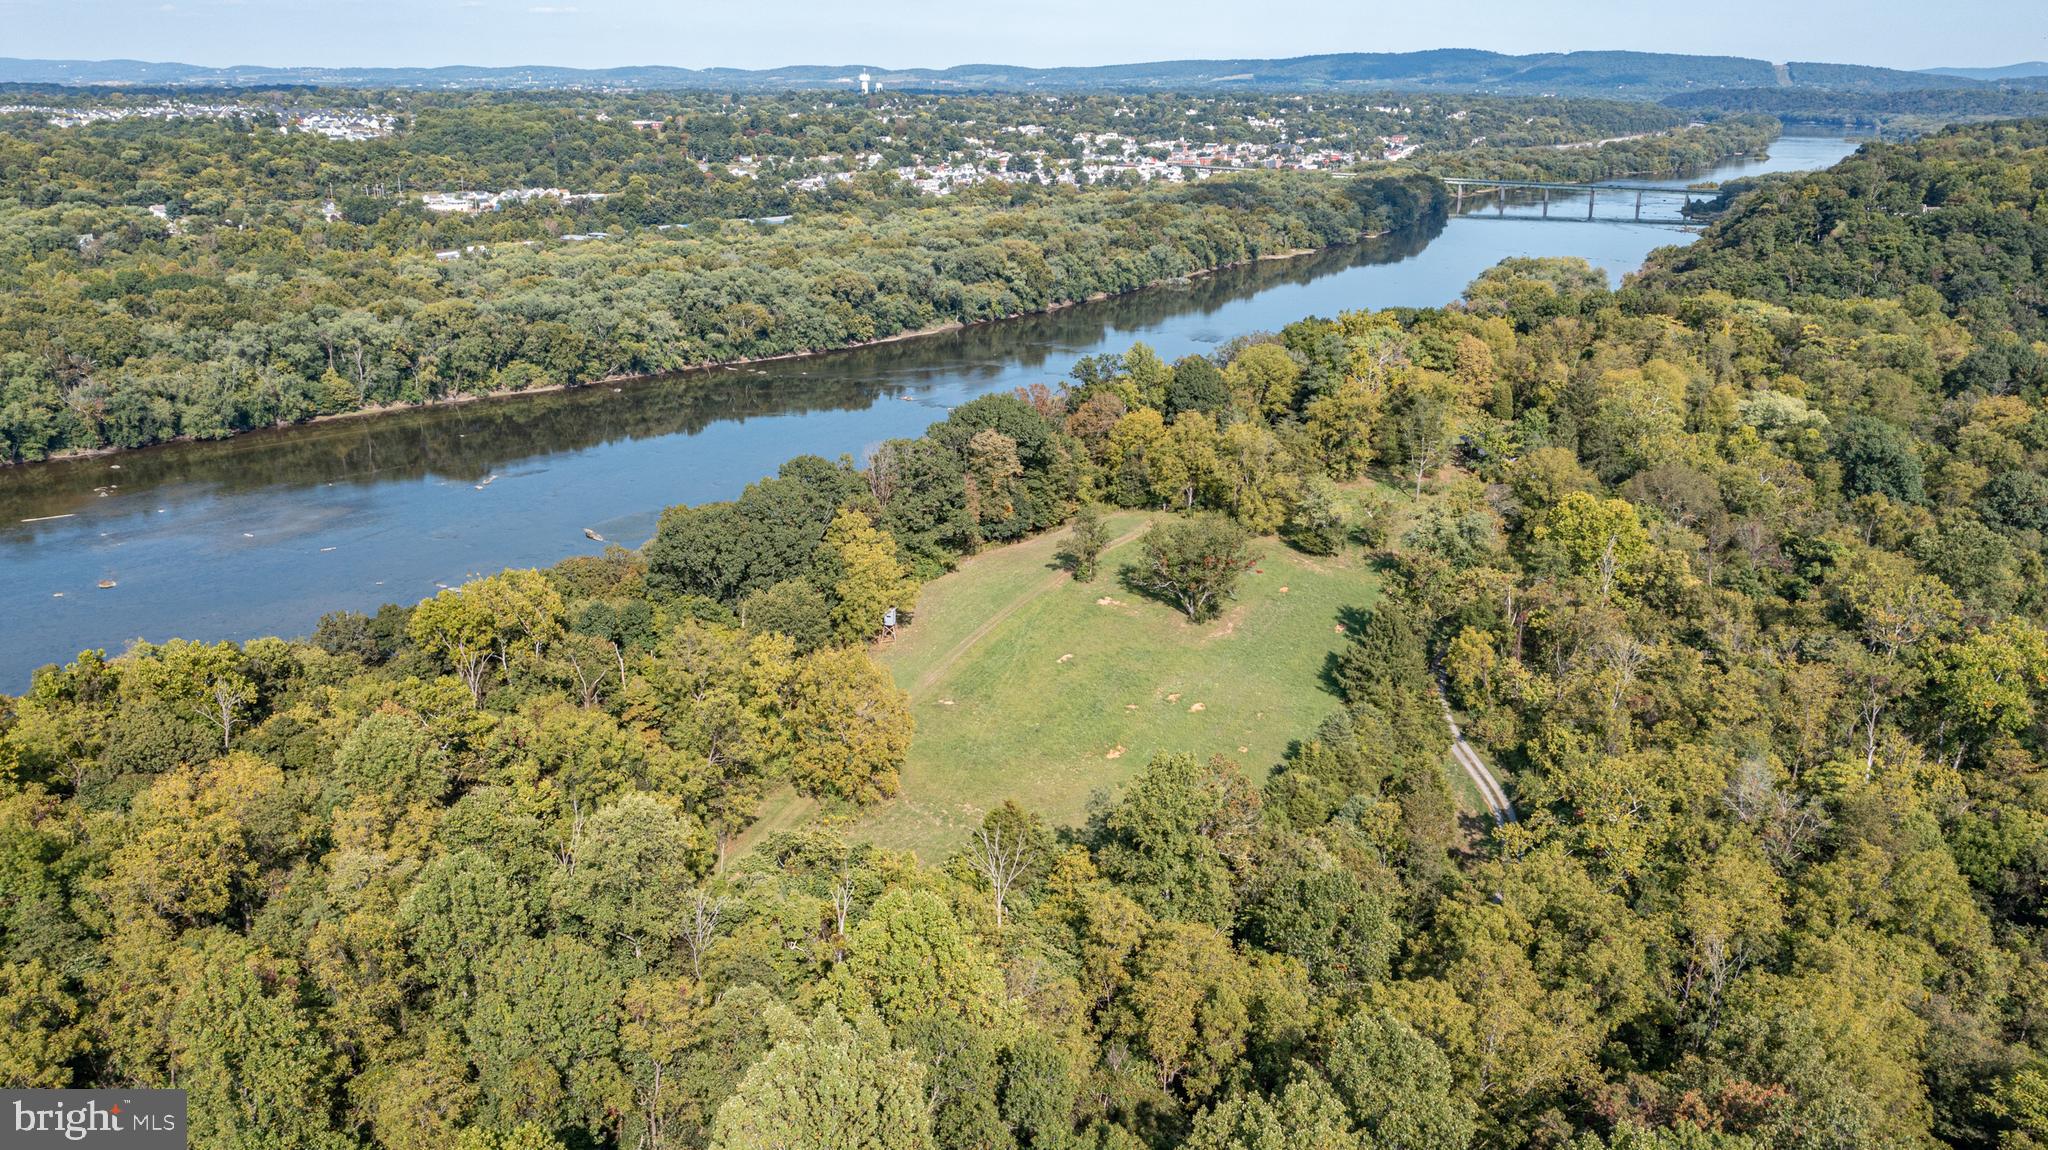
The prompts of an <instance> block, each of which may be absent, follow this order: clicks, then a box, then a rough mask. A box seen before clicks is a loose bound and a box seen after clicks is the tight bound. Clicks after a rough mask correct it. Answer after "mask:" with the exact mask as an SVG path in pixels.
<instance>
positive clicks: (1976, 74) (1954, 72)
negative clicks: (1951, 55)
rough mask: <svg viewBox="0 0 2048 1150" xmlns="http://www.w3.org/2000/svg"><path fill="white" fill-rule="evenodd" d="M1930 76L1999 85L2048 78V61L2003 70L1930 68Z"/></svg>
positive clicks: (2008, 66)
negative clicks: (1956, 77)
mask: <svg viewBox="0 0 2048 1150" xmlns="http://www.w3.org/2000/svg"><path fill="white" fill-rule="evenodd" d="M1926 74H1927V75H1930V76H1959V77H1961V78H1962V79H1965V80H1984V81H1987V82H1990V83H1997V82H1998V81H2000V80H2028V79H2033V78H2035V77H2048V60H2029V61H2027V62H2026V63H2024V64H2007V65H2006V66H2005V67H2003V68H1928V69H1926Z"/></svg>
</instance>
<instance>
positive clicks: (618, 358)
mask: <svg viewBox="0 0 2048 1150" xmlns="http://www.w3.org/2000/svg"><path fill="white" fill-rule="evenodd" d="M990 192H991V194H990V195H989V196H982V197H972V196H960V197H952V198H949V199H947V200H945V201H941V202H939V203H938V204H935V205H922V204H918V203H915V202H913V203H910V204H902V205H891V206H889V207H887V208H884V209H870V210H867V211H862V210H860V209H859V208H858V207H857V206H855V205H851V204H849V205H848V206H847V208H848V210H845V211H843V212H820V213H811V214H806V215H805V216H803V217H801V218H799V219H796V220H792V221H789V222H787V223H784V224H781V225H780V226H776V225H760V224H750V223H746V222H741V221H723V220H717V219H711V220H700V221H698V222H697V223H695V224H692V225H691V226H689V227H685V228H676V229H673V230H667V231H662V230H655V229H648V230H645V231H640V232H636V233H633V234H631V235H628V236H621V237H617V238H615V239H610V240H603V241H602V242H587V243H574V242H570V243H564V242H561V241H559V240H557V239H555V237H554V236H552V235H550V234H549V233H548V232H547V231H545V230H542V229H541V228H540V227H539V224H538V221H537V220H535V219H532V218H531V217H529V219H528V221H527V222H526V223H525V225H524V226H522V223H521V221H520V219H519V217H520V216H521V215H522V213H520V212H517V211H515V212H508V213H493V214H492V215H493V217H494V219H493V221H492V223H490V224H489V225H479V227H485V226H487V227H488V228H489V229H490V230H489V231H488V233H487V234H486V235H484V236H481V237H477V239H476V241H475V242H472V243H464V244H462V246H461V247H458V248H452V249H448V250H447V252H446V254H445V255H444V256H437V255H436V254H435V252H434V249H433V248H431V247H428V246H425V245H423V244H421V243H420V242H419V240H418V238H417V236H418V233H420V232H422V231H425V230H426V229H428V228H430V227H432V226H434V225H432V224H431V223H429V222H428V221H426V220H424V219H422V218H420V216H419V215H418V214H417V213H416V212H415V213H414V214H412V215H410V216H408V215H406V214H404V213H397V212H394V213H391V214H389V215H386V216H384V217H382V218H381V219H380V220H379V221H378V222H376V223H374V224H372V225H369V226H356V225H350V224H347V223H345V222H344V223H341V224H338V225H330V224H325V223H322V222H319V221H318V220H317V217H316V219H315V220H313V221H306V220H304V219H303V218H301V219H289V218H276V217H273V218H270V219H265V220H260V221H245V222H241V223H237V224H236V225H235V226H233V227H222V228H220V229H217V230H213V229H209V230H205V231H197V230H192V231H187V230H183V229H178V228H176V227H175V226H173V225H169V224H166V223H165V222H164V221H163V220H159V219H157V218H155V217H153V216H151V215H150V214H149V213H148V212H146V211H144V210H143V209H141V208H138V207H130V206H125V205H111V204H110V205H90V204H67V203H57V204H52V205H50V206H48V207H42V208H31V207H26V206H24V205H21V204H19V203H18V202H17V203H15V204H13V205H8V204H5V203H0V242H4V243H5V244H6V245H7V246H6V250H4V251H0V269H4V271H0V292H4V295H0V300H4V302H0V458H6V459H11V460H23V459H27V460H34V459H41V458H44V457H46V456H48V455H51V454H53V453H57V452H62V451H66V450H75V449H89V448H97V447H103V446H114V447H136V446H141V445H144V444H148V443H153V442H157V441H159V440H164V439H169V438H173V437H177V436H188V437H199V438H217V437H220V436H224V435H229V434H232V433H234V432H236V431H242V430H247V429H249V428H255V427H264V426H269V425H272V424H276V423H282V422H293V421H297V420H303V419H307V418H311V417H314V416H318V415H323V414H332V413H337V412H345V411H353V410H358V409H361V408H364V407H369V406H373V405H377V404H387V403H420V402H426V401H431V400H435V399H442V398H447V397H451V396H456V395H460V394H464V393H469V394H474V393H478V392H485V391H498V390H513V391H517V390H523V389H526V388H531V387H540V386H565V385H573V384H578V383H584V382H588V381H590V380H595V379H602V378H605V377H608V376H616V375H626V374H635V375H638V374H649V373H654V372H662V371H674V370H678V369H681V368H685V367H691V366H697V365H701V364H705V363H712V362H730V361H734V360H741V359H750V358H758V357H762V356H773V355H788V354H792V353H798V352H806V351H816V350H822V349H829V348H834V347H841V346H845V345H847V344H850V343H855V342H859V341H863V340H872V339H879V338H886V337H889V336H894V335H899V334H903V333H905V332H914V331H918V330H920V329H924V328H928V327H932V326H934V325H941V324H950V323H973V322H979V321H984V320H991V319H998V318H1001V317H1003V316H1009V315H1015V314H1018V313H1020V312H1027V311H1038V310H1043V309H1045V308H1048V307H1052V306H1055V305H1058V304H1061V303H1066V302H1071V301H1075V300H1081V299H1086V298H1088V297H1089V296H1092V295H1096V294H1100V293H1114V292H1124V291H1130V290H1133V289H1135V288H1139V287H1143V286H1145V285H1147V284H1151V283H1156V282H1159V281H1162V280H1168V279H1172V278H1175V277H1181V276H1188V275H1194V274H1198V273H1200V272H1203V271H1205V270H1208V269H1213V268H1217V267H1222V266H1225V265H1229V264H1235V263H1240V262H1244V261H1247V260H1254V259H1259V258H1261V257H1268V256H1273V255H1278V254H1285V253H1290V252H1297V251H1302V250H1308V249H1316V248H1322V247H1327V246H1330V245H1333V244H1340V243H1347V242H1351V241H1355V240H1357V239H1358V238H1360V237H1361V236H1363V235H1366V234H1368V233H1374V232H1381V231H1386V230H1389V229H1394V228H1400V227H1408V226H1414V225H1418V224H1426V223H1429V222H1433V221H1437V220H1440V219H1441V218H1442V216H1443V213H1444V210H1445V203H1444V196H1443V189H1442V187H1441V185H1439V184H1437V183H1436V182H1435V181H1434V180H1432V179H1430V178H1428V177H1426V176H1420V175H1412V174H1411V175H1407V176H1389V177H1385V178H1376V179H1359V180H1352V181H1345V182H1338V181H1334V180H1331V179H1329V178H1328V177H1313V176H1306V175H1297V176H1287V175H1282V174H1277V173H1276V174H1273V175H1265V176H1262V175H1245V176H1242V177H1231V178H1226V179H1221V180H1217V181H1212V182H1208V183H1203V184H1199V185H1190V186H1177V187H1160V188H1152V189H1144V190H1136V191H1128V192H1125V191H1104V192H1102V193H1100V194H1092V193H1082V192H1078V191H1067V192H1064V193H1061V192H1047V193H1044V194H1041V195H1035V196H1029V195H1027V196H1021V197H1020V198H1019V201H1018V202H1017V203H1015V204H1011V203H1010V199H1011V195H1010V193H1009V191H1007V190H1005V189H1001V188H991V189H990ZM499 216H503V217H508V218H503V219H497V218H495V217H499ZM443 242H455V241H454V240H448V239H445V237H444V241H443Z"/></svg>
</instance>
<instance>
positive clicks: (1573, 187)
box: [1444, 176, 1719, 224]
mask: <svg viewBox="0 0 2048 1150" xmlns="http://www.w3.org/2000/svg"><path fill="white" fill-rule="evenodd" d="M1444 184H1445V186H1447V187H1449V188H1450V189H1451V194H1452V196H1453V198H1454V199H1453V207H1452V209H1451V210H1452V213H1453V214H1454V215H1463V214H1464V213H1465V199H1466V197H1467V196H1473V195H1477V196H1483V197H1491V198H1492V199H1493V201H1494V209H1495V214H1497V215H1505V214H1506V213H1507V206H1508V196H1509V195H1510V194H1511V193H1538V194H1540V195H1541V197H1542V198H1541V200H1540V202H1541V204H1542V208H1543V211H1542V218H1544V219H1550V218H1552V217H1551V215H1550V200H1551V197H1552V196H1555V195H1563V196H1568V197H1570V198H1572V199H1574V200H1576V199H1577V198H1578V197H1580V196H1584V197H1585V198H1586V219H1587V220H1589V221H1590V220H1592V219H1594V218H1595V217H1594V214H1593V213H1594V208H1595V207H1596V206H1597V205H1598V203H1599V199H1600V197H1601V196H1602V195H1606V196H1608V197H1610V198H1611V197H1614V196H1617V195H1619V196H1621V197H1623V198H1624V199H1626V198H1627V197H1628V196H1630V195H1634V196H1635V215H1634V216H1633V217H1630V222H1633V223H1643V224H1691V223H1695V222H1697V221H1695V220H1693V219H1691V218H1689V217H1688V216H1687V215H1686V213H1687V212H1689V211H1690V210H1691V208H1692V201H1693V198H1694V197H1695V196H1697V197H1699V198H1700V199H1703V200H1707V199H1712V198H1713V197H1714V196H1715V195H1716V194H1718V192H1719V189H1718V188H1717V187H1716V186H1714V185H1711V184H1703V185H1697V186H1692V187H1667V186H1662V185H1658V184H1554V183H1547V182H1545V181H1542V180H1490V179H1484V178H1479V177H1468V176H1446V177H1444ZM1644 196H1656V197H1661V198H1664V200H1665V202H1668V198H1669V197H1672V196H1677V197H1681V198H1682V199H1683V200H1684V206H1683V207H1682V208H1680V209H1679V215H1678V216H1677V217H1675V218H1673V217H1669V216H1659V215H1656V214H1654V213H1653V214H1651V215H1650V216H1647V217H1645V216H1644V215H1643V197H1644ZM1657 202H1658V201H1655V200H1653V201H1652V207H1653V208H1654V207H1655V206H1656V204H1657ZM1556 218H1559V219H1576V218H1577V216H1576V214H1574V215H1572V216H1559V217H1556Z"/></svg>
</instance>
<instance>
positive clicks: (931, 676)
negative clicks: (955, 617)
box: [910, 523, 1152, 697]
mask: <svg viewBox="0 0 2048 1150" xmlns="http://www.w3.org/2000/svg"><path fill="white" fill-rule="evenodd" d="M1151 526H1152V525H1151V524H1150V523H1147V524H1145V525H1144V526H1143V527H1138V528H1135V529H1133V530H1130V531H1126V532H1124V533H1123V534H1122V535H1119V536H1117V537H1116V538H1115V539H1112V540H1110V541H1109V542H1108V543H1106V544H1104V545H1103V548H1102V553H1103V554H1104V555H1107V554H1109V553H1110V552H1112V551H1114V550H1116V549H1117V548H1119V547H1122V546H1123V545H1124V544H1126V543H1129V542H1130V541H1131V540H1133V539H1136V538H1137V537H1139V536H1140V535H1143V534H1144V533H1145V532H1146V531H1147V530H1148V529H1149V528H1150V527H1151ZM1070 578H1072V576H1070V575H1069V574H1067V573H1066V572H1065V571H1055V572H1053V573H1052V574H1050V575H1047V576H1046V577H1045V578H1044V579H1041V580H1039V581H1038V583H1036V584H1035V585H1033V586H1032V587H1031V588H1030V589H1029V590H1027V591H1025V592H1024V593H1023V594H1022V595H1019V596H1017V597H1016V598H1015V599H1012V600H1010V601H1009V602H1008V603H1005V604H1003V607H1002V609H1001V610H999V611H997V612H995V613H994V614H992V615H990V616H989V617H988V618H986V619H984V620H982V621H981V626H979V627H976V628H975V629H974V630H972V631H970V632H968V633H967V636H966V637H965V638H963V639H961V640H960V641H959V642H958V643H955V644H953V649H952V650H950V651H948V652H946V653H945V654H944V655H941V656H940V657H939V661H938V662H936V663H933V664H932V666H931V669H930V670H928V671H926V672H925V673H924V674H923V675H921V676H919V677H918V680H917V685H916V686H914V687H912V688H911V689H910V693H911V695H912V697H916V696H920V695H923V694H924V693H925V692H926V691H929V690H931V689H932V688H933V687H934V686H936V685H937V684H938V681H939V680H940V679H941V678H943V677H944V676H945V674H946V672H947V671H950V670H952V669H953V664H955V663H957V662H959V661H960V656H962V655H965V654H966V653H967V652H969V651H971V650H973V649H974V645H975V644H976V643H979V642H981V641H982V640H983V639H986V638H988V633H989V632H990V631H993V630H995V629H996V628H997V627H999V626H1001V625H1002V623H1003V620H1005V619H1008V618H1009V617H1010V616H1012V615H1015V614H1016V613H1017V611H1018V610H1019V609H1020V608H1022V607H1023V606H1024V605H1025V604H1026V603H1029V602H1031V601H1032V600H1034V599H1036V598H1038V597H1039V596H1040V595H1043V594H1045V593H1046V592H1048V591H1050V590H1052V589H1053V588H1055V587H1057V586H1059V585H1060V584H1061V583H1064V582H1066V581H1067V580H1068V579H1070Z"/></svg>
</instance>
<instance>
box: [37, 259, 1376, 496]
mask: <svg viewBox="0 0 2048 1150" xmlns="http://www.w3.org/2000/svg"><path fill="white" fill-rule="evenodd" d="M1390 234H1392V233H1390V232H1365V233H1362V234H1361V235H1359V237H1358V238H1357V239H1354V240H1347V241H1345V242H1344V243H1341V244H1330V245H1328V246H1326V247H1320V248H1288V249H1286V250H1285V251H1278V252H1265V253H1261V254H1260V255H1256V256H1253V257H1252V258H1250V259H1248V260H1234V261H1232V262H1230V263H1227V264H1217V265H1215V266H1213V267H1206V268H1197V269H1195V270H1194V271H1192V272H1189V273H1188V274H1186V275H1182V276H1172V277H1169V278H1166V279H1158V280H1152V281H1150V282H1148V283H1143V284H1139V285H1138V286H1137V287H1134V288H1128V289H1125V290H1124V291H1120V292H1094V293H1091V294H1089V295H1087V296H1084V297H1082V298H1081V299H1069V300H1060V301H1058V302H1055V303H1051V304H1047V305H1046V306H1045V307H1042V308H1038V309H1036V310H1033V311H1020V312H1014V313H1012V314H1010V315H1000V316H996V317H995V318H993V319H978V320H971V321H962V320H955V321H952V322H950V323H940V324H928V325H926V326H924V327H921V328H914V329H911V330H909V331H899V332H897V333H895V334H894V335H884V336H876V337H875V338H873V339H863V340H856V341H854V342H852V343H843V344H837V345H834V346H832V347H820V348H808V349H805V350H802V351H789V352H782V353H780V354H778V355H759V356H748V357H743V358H740V359H723V360H714V361H712V362H709V363H698V364H690V365H688V366H685V367H679V368H674V369H671V370H669V371H650V372H628V373H626V374H623V375H608V376H604V377H602V378H599V379H592V380H587V381H585V382H583V383H549V384H542V385H540V386H538V387H520V388H493V389H491V390H489V391H466V392H459V393H457V394H455V395H451V396H446V397H444V398H441V399H432V400H428V401H426V402H424V403H406V402H392V403H379V404H372V405H371V406H368V407H357V408H352V409H350V410H348V411H335V412H329V413H328V414H326V415H316V416H313V417H311V418H310V419H297V420H292V421H291V422H288V423H273V424H269V425H267V426H264V427H250V428H245V429H243V430H241V431H237V432H234V433H232V434H229V435H223V436H220V437H218V438H214V439H201V438H198V437H196V436H190V435H179V436H173V437H172V438H170V439H159V440H157V441H156V442H154V443H146V444H143V445H142V446H141V447H119V446H114V445H109V446H106V447H84V448H72V449H69V450H66V451H61V452H58V453H56V454H53V455H48V456H45V457H43V458H42V459H31V460H20V461H15V460H7V459H0V473H4V472H6V471H9V470H12V469H15V468H33V467H39V466H42V465H43V464H52V463H78V462H81V461H84V460H88V459H103V458H106V457H108V456H115V455H133V454H135V453H137V452H144V451H152V450H155V449H156V448H160V447H172V446H176V445H179V444H193V443H228V442H232V441H233V440H237V439H241V438H244V437H245V436H249V435H262V434H270V435H288V434H290V433H291V431H292V430H293V429H294V428H301V427H317V426H320V425H322V424H330V423H339V422H342V421H344V420H351V419H371V418H375V417H378V416H385V415H396V414H400V413H403V412H411V411H431V410H439V409H442V408H450V407H460V406H462V405H464V404H471V403H483V402H490V401H494V400H510V399H517V398H519V397H521V396H527V395H553V394H559V393H561V392H565V391H581V390H585V389H588V388H593V387H605V386H612V387H618V386H622V385H627V384H631V385H639V384H644V383H648V382H650V381H652V380H657V379H672V378H675V377H678V376H687V375H704V374H709V373H711V372H715V371H738V370H740V369H742V368H746V367H753V366H757V365H759V364H764V363H788V362H791V361H794V360H809V359H820V358H823V357H826V356H832V355H840V354H844V353H847V352H855V351H861V350H864V349H867V348H874V347H884V346H887V345H889V344H892V343H902V342H905V341H907V340H916V339H925V338H928V337H930V336H935V335H944V334H946V333H947V332H954V331H964V330H966V329H968V328H975V327H988V326H990V325H993V324H1000V323H1008V322H1010V321H1012V320H1020V319H1028V318H1031V317H1032V316H1044V315H1053V314H1055V313H1057V312H1061V311H1065V310H1066V309H1068V308H1072V307H1079V306H1081V305H1083V304H1090V303H1100V302H1102V301H1103V300H1107V299H1115V298H1119V297H1122V296H1131V295H1136V294H1138V293H1139V292H1147V291H1154V290H1157V289H1159V288H1163V287H1169V286H1171V285H1173V284H1177V283H1188V282H1191V281H1193V280H1198V279H1204V278H1208V277H1211V276H1215V275H1217V274H1219V273H1222V272H1227V271H1231V270H1233V269H1235V268H1243V267H1251V266H1253V265H1256V264H1261V263H1271V262H1276V261H1281V260H1298V259H1303V258H1306V257H1308V256H1314V255H1321V254H1323V253H1324V252H1332V251H1336V250H1338V249H1339V248H1345V247H1350V246H1353V245H1355V244H1363V243H1371V242H1372V241H1374V240H1379V239H1385V238H1386V237H1387V236H1388V235H1390Z"/></svg>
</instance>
